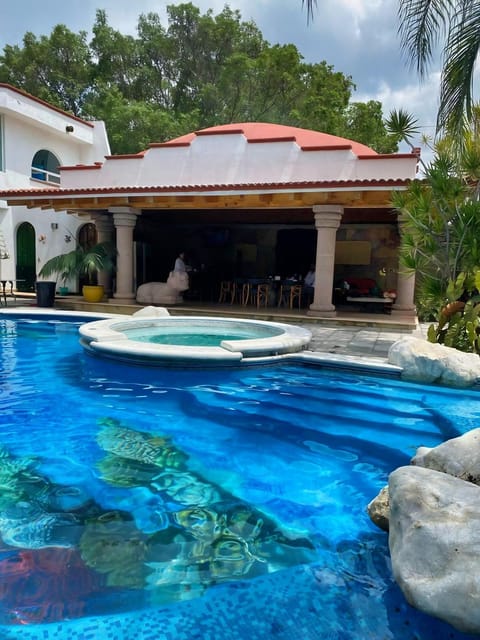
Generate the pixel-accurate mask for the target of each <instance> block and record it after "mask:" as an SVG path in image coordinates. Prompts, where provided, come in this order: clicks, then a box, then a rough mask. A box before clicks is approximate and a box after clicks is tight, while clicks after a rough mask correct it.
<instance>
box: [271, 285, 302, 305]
mask: <svg viewBox="0 0 480 640" xmlns="http://www.w3.org/2000/svg"><path fill="white" fill-rule="evenodd" d="M302 292H303V286H302V285H301V284H299V283H298V282H296V281H294V280H285V281H284V282H282V284H281V285H280V293H279V295H278V305H277V306H279V307H282V306H286V307H289V308H290V309H293V307H294V305H295V304H298V308H299V309H300V307H301V306H302Z"/></svg>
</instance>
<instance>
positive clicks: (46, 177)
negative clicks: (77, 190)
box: [31, 165, 60, 184]
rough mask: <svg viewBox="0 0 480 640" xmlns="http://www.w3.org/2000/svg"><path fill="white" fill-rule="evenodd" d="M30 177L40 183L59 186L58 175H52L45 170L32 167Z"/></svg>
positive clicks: (51, 172)
mask: <svg viewBox="0 0 480 640" xmlns="http://www.w3.org/2000/svg"><path fill="white" fill-rule="evenodd" d="M31 177H32V178H33V179H34V180H41V181H42V182H53V183H55V184H60V174H59V173H53V171H47V170H46V169H40V168H39V167H34V166H33V165H32V172H31Z"/></svg>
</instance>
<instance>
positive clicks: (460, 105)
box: [437, 0, 480, 134]
mask: <svg viewBox="0 0 480 640" xmlns="http://www.w3.org/2000/svg"><path fill="white" fill-rule="evenodd" d="M479 25H480V3H478V2H472V1H471V0H469V1H468V2H467V1H466V0H464V1H463V2H462V3H460V6H459V7H458V8H457V11H456V13H455V14H454V15H452V18H451V24H450V29H449V32H448V38H447V42H446V45H445V50H444V66H443V72H442V80H441V87H440V105H439V110H438V115H437V129H438V130H448V131H451V132H452V133H453V134H459V133H460V131H461V128H462V126H463V124H464V110H465V109H466V112H467V117H469V118H470V117H471V115H472V87H473V73H474V70H475V62H476V59H477V56H478V52H479V50H480V28H479Z"/></svg>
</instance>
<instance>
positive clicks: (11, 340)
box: [0, 320, 480, 640]
mask: <svg viewBox="0 0 480 640" xmlns="http://www.w3.org/2000/svg"><path fill="white" fill-rule="evenodd" d="M77 326H78V323H77V325H75V326H72V325H71V324H70V323H56V324H55V325H53V324H51V323H43V322H41V323H38V322H37V323H27V322H25V323H23V322H22V323H20V324H19V326H18V327H17V325H16V324H15V322H13V321H3V320H0V339H1V340H2V341H3V345H2V348H1V349H0V357H1V358H2V369H1V372H0V375H1V380H2V393H1V394H0V424H1V430H0V434H1V436H0V456H1V460H2V465H1V466H0V469H2V470H3V471H0V482H1V483H2V486H3V487H4V491H3V493H2V495H1V496H0V576H1V577H2V581H1V583H2V584H3V588H0V594H1V595H0V602H1V606H0V624H1V625H3V626H1V627H0V633H1V634H3V635H2V636H1V637H2V638H5V640H13V639H14V638H19V640H67V639H68V640H85V639H86V638H89V637H95V638H97V637H98V638H102V637H105V638H106V637H108V638H112V639H113V640H138V638H140V637H141V638H142V640H153V638H155V640H158V638H165V639H167V638H175V640H193V639H194V638H199V639H200V638H201V640H205V639H206V638H213V640H220V639H223V638H225V637H229V638H231V639H233V640H235V639H237V638H241V639H242V640H244V639H246V638H248V639H249V640H251V639H258V640H260V639H262V640H269V639H275V640H278V639H279V638H281V639H283V640H297V638H299V637H301V638H302V640H309V639H314V638H315V639H318V638H322V639H323V638H327V637H328V638H335V639H338V640H349V639H351V640H364V639H367V638H368V639H372V640H385V639H386V638H393V639H394V640H407V639H408V640H411V639H412V638H418V639H419V640H433V639H434V638H435V639H436V638H442V637H445V638H447V637H448V638H452V639H454V640H460V639H464V638H468V636H466V635H463V634H460V633H458V632H456V631H455V630H453V629H451V628H450V627H449V626H448V625H444V624H442V623H440V622H439V621H436V620H433V619H432V618H430V617H429V616H425V615H423V614H421V613H420V612H418V611H415V610H413V609H412V608H410V607H409V606H408V605H407V604H406V603H405V600H404V598H403V596H402V594H401V593H400V591H399V590H398V588H397V587H396V585H395V583H394V582H393V578H392V576H391V570H390V566H389V555H388V543H387V537H386V535H385V534H384V533H383V532H381V531H379V530H378V529H376V528H375V527H374V526H373V525H372V524H371V522H370V521H369V519H368V516H367V514H366V511H365V507H366V504H367V503H368V502H369V501H370V500H371V499H372V498H373V497H374V496H375V495H376V494H377V492H378V490H379V489H380V488H381V487H382V486H383V485H384V484H385V482H386V479H387V477H388V474H389V473H390V472H391V471H392V470H393V469H394V468H395V467H396V466H398V465H399V464H407V463H408V461H409V459H410V457H411V455H412V454H413V453H414V451H415V449H416V448H417V447H418V446H420V445H427V446H433V445H435V444H438V443H439V442H441V441H442V440H444V439H445V438H446V437H452V435H457V434H458V433H460V432H462V431H463V430H467V429H468V428H471V426H477V423H478V418H479V416H480V396H479V395H478V394H477V393H476V392H475V391H462V392H455V391H452V390H447V389H441V388H435V387H424V386H420V385H413V384H405V383H401V382H399V381H397V380H394V379H386V378H371V377H368V376H358V375H354V374H351V373H349V372H348V371H345V372H341V371H338V370H336V371H334V372H330V371H326V370H320V369H316V368H312V367H300V366H293V365H287V366H278V367H267V368H265V367H261V368H254V369H251V368H248V369H244V370H241V371H240V370H232V371H230V370H229V371H220V372H219V371H212V370H207V371H204V372H202V373H200V374H199V373H198V372H192V371H182V370H175V371H173V370H171V369H169V370H165V371H163V370H161V369H143V368H141V367H131V366H128V365H125V364H113V363H111V362H109V361H100V360H98V359H96V358H91V357H90V356H88V355H86V354H85V353H83V351H82V350H81V348H80V347H79V345H78V335H77V332H76V327H77ZM449 416H461V420H459V419H458V418H451V417H449ZM15 505H17V506H15ZM18 505H20V506H18ZM1 537H3V541H2V540H1ZM52 543H53V544H54V546H50V545H51V544H52ZM22 545H23V546H22ZM27 584H30V585H31V588H30V589H29V590H28V589H26V587H25V585H27ZM34 585H35V587H34ZM185 600H187V602H186V601H185ZM51 623H55V624H54V625H52V624H51ZM92 634H93V635H92Z"/></svg>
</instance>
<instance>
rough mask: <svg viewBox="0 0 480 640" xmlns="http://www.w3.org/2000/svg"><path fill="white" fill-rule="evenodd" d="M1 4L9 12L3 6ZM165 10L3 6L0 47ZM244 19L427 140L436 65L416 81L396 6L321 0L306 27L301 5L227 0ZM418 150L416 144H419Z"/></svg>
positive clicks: (111, 4)
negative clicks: (399, 112)
mask: <svg viewBox="0 0 480 640" xmlns="http://www.w3.org/2000/svg"><path fill="white" fill-rule="evenodd" d="M5 4H6V5H7V6H5ZM167 4H180V3H179V2H175V1H173V2H172V1H170V2H158V1H155V0H135V2H132V0H81V1H79V0H42V1H41V2H38V0H35V1H33V0H15V1H8V2H5V3H2V5H3V6H2V18H1V26H0V47H1V48H2V49H3V47H4V46H5V44H17V43H18V44H20V43H21V41H22V37H23V35H24V33H25V32H26V31H32V32H33V33H35V34H36V35H42V34H49V33H50V31H51V29H52V27H53V26H54V25H55V24H58V23H63V24H66V25H67V26H68V28H69V29H71V30H72V31H80V30H82V29H83V30H85V31H87V32H88V31H90V29H91V26H92V25H93V23H94V20H95V11H96V10H97V9H105V11H106V12H107V16H108V19H109V23H110V24H111V26H113V27H114V28H117V29H119V30H120V31H122V32H124V33H132V34H134V33H135V28H136V24H137V19H138V16H139V15H140V14H141V13H147V12H149V11H154V12H156V13H158V14H159V15H160V16H165V7H166V5H167ZM193 4H194V5H195V6H197V7H199V8H200V10H201V11H202V12H205V11H207V10H208V9H209V8H211V9H212V10H213V11H214V13H218V12H219V11H221V10H222V8H223V7H224V5H225V4H226V3H225V2H224V1H220V0H196V1H193ZM228 4H229V6H230V7H231V8H232V9H238V10H239V11H240V13H241V15H242V18H243V19H244V20H253V21H254V22H255V23H256V24H257V26H258V27H259V29H260V30H261V31H262V33H263V36H264V38H265V39H266V40H268V41H269V42H270V43H271V44H275V43H281V44H283V43H289V42H290V43H293V44H295V45H296V46H297V48H298V49H299V51H300V53H301V54H302V55H303V57H304V58H305V60H306V61H307V62H320V61H322V60H325V61H326V62H327V63H328V64H330V65H332V66H333V67H334V69H335V70H336V71H341V72H342V73H344V74H346V75H350V76H351V77H352V79H353V81H354V83H355V85H356V92H355V93H354V95H353V100H355V101H366V100H371V99H375V100H380V101H381V102H382V104H383V107H384V114H385V115H388V113H389V111H390V110H391V109H399V108H403V109H406V110H407V111H409V112H410V113H412V114H413V115H414V116H416V117H417V119H418V122H419V125H420V126H421V129H422V133H425V134H427V135H432V134H433V132H434V124H435V117H436V109H437V102H438V84H439V65H438V63H437V65H436V66H435V65H434V66H433V68H432V69H431V73H430V74H429V76H428V77H427V78H426V80H425V81H424V82H423V83H420V81H419V79H418V77H417V75H416V73H415V72H414V71H413V70H410V69H409V67H408V65H407V63H406V61H405V59H404V58H403V57H402V55H401V52H400V43H399V38H398V33H397V31H398V20H397V6H398V2H397V0H318V7H317V9H316V11H315V18H314V20H313V22H310V23H309V24H307V19H306V13H305V10H304V9H302V3H301V0H231V1H230V2H229V3H228ZM418 143H419V145H420V140H418Z"/></svg>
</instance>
